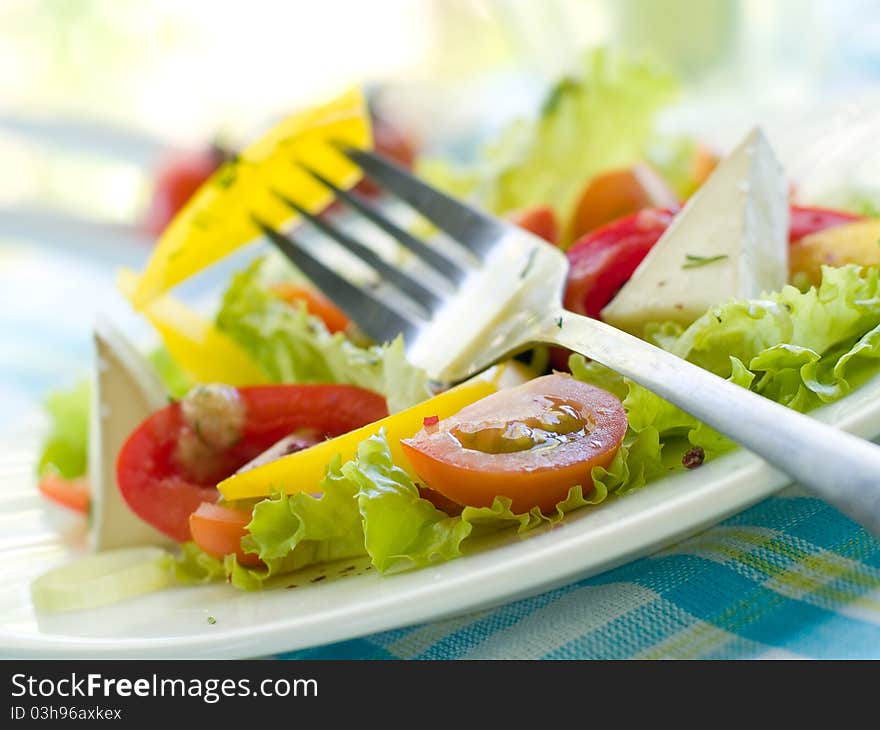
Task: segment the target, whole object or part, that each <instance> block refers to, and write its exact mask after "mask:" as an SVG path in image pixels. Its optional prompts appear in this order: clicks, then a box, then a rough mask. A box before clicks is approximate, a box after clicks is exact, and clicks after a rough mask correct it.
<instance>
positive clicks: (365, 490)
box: [226, 432, 607, 590]
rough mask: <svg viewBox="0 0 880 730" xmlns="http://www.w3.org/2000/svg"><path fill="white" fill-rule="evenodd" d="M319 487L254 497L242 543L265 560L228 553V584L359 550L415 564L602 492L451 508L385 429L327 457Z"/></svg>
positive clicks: (383, 563) (241, 584)
mask: <svg viewBox="0 0 880 730" xmlns="http://www.w3.org/2000/svg"><path fill="white" fill-rule="evenodd" d="M321 488H322V490H323V494H322V495H320V496H311V495H307V494H296V495H286V494H278V495H277V496H275V497H272V498H271V499H267V500H263V501H262V502H259V503H257V505H256V506H255V508H254V516H253V519H252V521H251V522H250V524H249V525H248V529H249V532H250V534H249V535H248V536H246V537H245V538H243V539H242V548H243V549H244V550H245V551H246V552H249V553H255V554H257V555H259V556H260V558H261V559H262V560H263V562H265V563H266V568H246V567H243V566H241V565H240V564H239V563H238V562H237V561H236V560H235V558H234V556H227V558H226V572H227V574H228V576H229V578H230V580H231V582H232V583H233V585H235V586H236V587H238V588H241V589H243V590H255V589H259V588H261V587H263V586H264V585H265V583H266V581H267V580H268V579H270V578H273V577H275V576H278V575H282V574H285V573H290V572H293V571H296V570H299V569H300V568H304V567H306V566H309V565H314V564H318V563H327V562H333V561H336V560H341V559H343V558H352V557H358V556H364V555H366V556H368V557H369V559H370V561H371V563H372V565H373V566H374V567H376V568H377V569H378V570H380V571H381V572H398V571H401V570H407V569H410V568H417V567H422V566H426V565H430V564H432V563H436V562H442V561H446V560H451V559H452V558H455V557H458V556H459V555H461V553H462V549H463V546H464V544H465V542H466V541H467V540H468V539H474V538H477V537H480V536H484V535H487V534H489V533H491V532H495V531H497V530H500V529H505V528H507V529H515V530H516V531H517V532H519V533H524V532H527V531H530V530H533V529H535V528H537V527H540V526H541V525H547V524H552V523H555V522H558V521H559V520H561V519H562V517H563V516H564V515H565V514H566V513H568V512H571V511H572V510H575V509H578V508H579V507H582V506H584V505H586V504H595V503H597V502H600V501H602V500H603V499H604V498H605V497H606V495H607V491H606V490H605V489H604V487H603V486H602V485H601V484H600V485H598V486H597V489H596V490H594V492H593V493H592V494H589V495H587V497H586V498H585V497H584V496H583V495H582V491H581V488H580V487H579V486H578V487H573V488H572V489H571V490H570V491H569V494H568V496H567V497H566V499H564V500H563V501H561V502H560V503H559V504H558V505H557V507H556V510H555V511H554V512H553V514H550V515H544V514H542V513H541V511H540V510H538V509H537V508H535V509H533V510H531V511H530V512H526V513H519V514H518V513H514V512H513V511H512V510H511V509H510V500H509V499H506V498H501V497H499V498H496V499H495V501H494V502H493V504H492V505H491V506H490V507H482V508H476V507H465V508H464V509H463V510H462V512H461V514H460V515H457V516H450V515H448V514H446V513H445V512H443V511H441V510H439V509H437V508H436V507H435V506H434V505H433V504H431V502H429V501H427V500H425V499H422V498H421V497H420V496H419V490H418V488H417V487H416V485H415V484H414V483H413V481H412V479H411V478H410V477H409V475H408V474H407V473H406V472H405V471H404V470H403V469H401V468H400V467H399V466H397V465H395V464H394V463H393V461H392V458H391V452H390V451H389V449H388V442H387V440H386V438H385V434H384V432H383V433H380V434H378V435H376V436H373V437H371V438H369V439H366V440H365V441H363V442H362V443H361V444H360V446H359V447H358V452H357V456H356V458H354V459H352V460H351V461H348V462H346V463H345V464H340V463H339V460H338V459H337V460H336V461H334V463H332V464H331V465H330V467H329V468H328V471H327V476H326V478H325V479H324V482H323V483H322V486H321Z"/></svg>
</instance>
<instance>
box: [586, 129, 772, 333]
mask: <svg viewBox="0 0 880 730" xmlns="http://www.w3.org/2000/svg"><path fill="white" fill-rule="evenodd" d="M787 279H788V190H787V183H786V180H785V177H784V175H783V172H782V168H781V166H780V164H779V162H778V161H777V159H776V157H775V155H774V154H773V151H772V149H771V148H770V144H769V143H768V141H767V138H766V137H765V136H764V134H763V133H762V132H761V130H760V129H754V130H753V131H752V132H751V133H749V135H748V136H747V137H746V138H745V139H744V140H743V141H742V142H741V143H740V144H739V146H737V147H736V149H735V150H734V151H733V152H731V153H730V155H729V156H728V157H726V158H725V159H724V160H722V162H721V163H720V164H719V165H718V167H717V168H716V170H715V171H714V172H713V173H712V175H711V176H710V177H709V179H708V180H706V182H705V183H704V184H703V186H702V187H701V188H700V189H699V190H698V191H697V192H696V194H695V195H694V196H693V197H692V198H691V200H690V201H689V202H688V203H687V205H686V206H685V207H684V209H683V210H682V211H681V212H680V213H679V214H678V215H677V216H676V217H675V220H674V221H673V222H672V225H670V226H669V228H668V229H667V231H666V232H665V233H664V234H663V236H662V237H661V238H660V240H659V241H657V243H656V244H655V246H654V248H652V249H651V251H650V253H649V254H648V255H647V256H646V257H645V259H644V260H643V261H642V263H641V264H640V265H639V267H638V268H637V269H636V270H635V272H634V273H633V275H632V277H631V278H630V280H629V281H628V282H627V283H626V284H625V285H624V286H623V288H622V289H621V290H620V291H619V292H618V294H617V296H615V297H614V299H613V300H611V302H610V303H609V304H608V305H607V306H606V307H605V308H604V309H603V310H602V319H604V320H605V321H606V322H608V323H610V324H612V325H614V326H615V327H618V328H620V329H623V330H627V331H629V332H632V333H634V334H641V332H642V331H643V328H644V326H645V325H646V324H647V323H649V322H665V321H674V322H679V323H681V324H683V325H688V324H690V323H691V322H693V321H694V320H695V319H697V318H698V317H699V316H700V315H702V314H704V313H705V312H706V311H707V310H708V309H709V308H710V307H712V306H713V305H716V304H719V303H721V302H725V301H728V300H730V299H734V298H743V299H748V298H755V297H758V296H760V295H761V293H763V292H770V291H776V290H778V289H781V288H782V287H783V286H784V285H785V283H786V281H787Z"/></svg>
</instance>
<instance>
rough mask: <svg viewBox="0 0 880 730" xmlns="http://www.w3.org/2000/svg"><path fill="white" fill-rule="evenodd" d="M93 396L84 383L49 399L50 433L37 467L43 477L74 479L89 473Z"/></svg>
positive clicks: (52, 394)
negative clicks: (90, 415) (51, 473)
mask: <svg viewBox="0 0 880 730" xmlns="http://www.w3.org/2000/svg"><path fill="white" fill-rule="evenodd" d="M91 394H92V388H91V385H90V384H89V382H88V381H87V380H84V381H82V382H80V383H78V384H77V385H75V386H74V387H72V388H70V389H69V390H58V391H54V392H53V393H50V394H49V396H48V397H47V398H46V402H45V408H46V412H47V414H48V416H49V419H50V429H49V435H48V436H47V438H46V440H45V441H44V443H43V450H42V453H41V454H40V461H39V463H38V466H37V470H38V472H39V474H40V475H43V474H46V473H49V472H56V473H57V474H60V475H61V476H62V477H64V478H65V479H75V478H76V477H81V476H83V475H84V474H85V473H86V468H87V462H88V440H89V411H90V403H91Z"/></svg>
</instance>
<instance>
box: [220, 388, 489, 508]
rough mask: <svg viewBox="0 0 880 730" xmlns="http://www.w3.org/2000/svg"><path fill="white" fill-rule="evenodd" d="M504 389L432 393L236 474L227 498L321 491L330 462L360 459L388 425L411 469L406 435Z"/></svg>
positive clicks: (400, 459)
mask: <svg viewBox="0 0 880 730" xmlns="http://www.w3.org/2000/svg"><path fill="white" fill-rule="evenodd" d="M496 390H498V386H497V384H496V382H495V381H493V380H491V379H489V380H485V379H475V380H469V381H468V382H466V383H463V384H462V385H459V386H457V387H455V388H452V389H451V390H447V391H446V392H445V393H441V394H440V395H436V396H434V397H433V398H429V399H428V400H426V401H425V402H424V403H420V404H419V405H417V406H413V407H412V408H407V409H406V410H404V411H400V412H399V413H395V414H394V415H393V416H388V417H387V418H383V419H382V420H380V421H376V422H374V423H371V424H369V425H367V426H364V427H362V428H359V429H357V430H355V431H351V432H350V433H347V434H344V435H342V436H337V437H336V438H333V439H329V440H327V441H322V442H321V443H319V444H315V445H314V446H311V447H309V448H308V449H305V450H303V451H297V452H296V453H294V454H289V455H288V456H282V457H281V458H280V459H277V460H275V461H270V462H269V463H268V464H264V465H263V466H258V467H255V468H254V469H250V470H248V471H244V472H241V473H240V474H234V475H233V476H231V477H229V478H228V479H225V480H224V481H222V482H220V484H218V485H217V488H218V489H219V490H220V494H222V495H223V498H224V499H226V500H233V499H247V498H249V497H267V496H269V495H270V494H272V493H273V492H276V491H278V490H279V489H283V490H284V491H285V492H287V493H288V494H295V493H297V492H318V491H320V489H321V487H320V485H321V480H323V478H324V474H325V472H326V471H327V465H328V464H329V463H330V462H331V460H332V459H333V457H334V456H336V455H337V454H339V455H340V456H341V457H342V461H343V462H345V461H348V460H350V459H352V458H354V456H355V453H356V452H357V447H358V445H359V444H360V443H361V441H363V440H365V439H368V438H369V437H370V436H374V435H376V434H377V433H379V430H380V429H382V428H384V429H385V435H386V436H387V438H388V446H389V448H390V449H391V456H392V457H393V459H394V463H395V464H398V465H399V466H401V467H403V468H408V461H407V459H406V456H404V454H403V449H401V447H400V440H401V439H404V438H409V437H410V436H412V435H414V434H415V433H416V432H417V431H418V430H419V429H420V428H422V425H423V423H424V420H425V418H427V417H429V416H438V417H439V418H447V417H449V416H451V415H453V414H455V413H458V412H459V411H460V410H461V409H462V408H464V407H465V406H467V405H470V404H471V403H474V402H475V401H478V400H480V398H484V397H485V396H487V395H490V394H492V393H494V392H495V391H496Z"/></svg>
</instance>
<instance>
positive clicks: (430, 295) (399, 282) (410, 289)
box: [275, 192, 442, 314]
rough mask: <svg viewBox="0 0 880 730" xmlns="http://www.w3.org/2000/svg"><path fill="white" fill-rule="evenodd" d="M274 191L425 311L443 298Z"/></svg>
mask: <svg viewBox="0 0 880 730" xmlns="http://www.w3.org/2000/svg"><path fill="white" fill-rule="evenodd" d="M275 195H276V196H277V197H278V198H279V199H280V200H281V201H283V202H284V204H285V205H287V206H289V207H290V208H291V209H293V210H295V211H296V212H297V213H299V214H300V215H301V216H302V217H303V218H305V219H306V220H307V221H308V222H309V223H311V224H312V225H313V226H315V228H317V229H319V230H320V231H323V232H324V233H325V234H327V235H328V236H330V238H332V239H333V240H335V241H336V242H337V243H339V244H341V245H342V247H343V248H345V249H347V250H348V251H350V252H351V253H353V254H354V255H355V256H357V257H358V258H359V259H360V260H361V261H363V262H364V263H365V264H367V265H368V266H370V267H371V268H372V269H373V270H374V271H376V272H377V273H378V274H379V275H380V276H381V277H382V279H383V280H384V281H387V282H388V283H389V284H391V285H393V286H394V287H395V288H396V289H397V290H398V291H400V292H402V293H403V294H405V295H407V297H408V298H409V299H411V300H412V301H413V302H414V303H415V305H416V306H417V307H418V308H419V309H420V310H423V311H425V312H426V314H430V313H431V312H433V311H434V310H435V309H437V308H438V307H439V306H440V305H441V304H442V300H441V299H440V297H439V296H437V294H436V293H435V292H433V291H431V290H430V289H428V288H427V287H426V286H425V285H424V284H421V283H420V282H418V281H416V280H415V279H413V278H412V277H411V276H410V275H409V274H406V273H405V272H403V271H401V270H400V269H398V268H397V267H395V266H392V265H391V264H389V263H388V262H387V261H385V260H384V259H382V258H381V257H380V256H378V255H377V254H376V252H375V251H373V250H371V249H370V248H368V247H367V246H364V244H362V243H360V242H359V241H356V240H355V239H353V238H352V237H351V236H349V235H348V234H347V233H344V232H343V231H341V230H340V229H338V228H337V227H336V226H334V225H331V224H330V223H328V222H327V221H325V220H324V219H322V218H319V217H318V216H316V215H313V214H312V213H310V212H309V211H307V210H306V209H305V208H303V207H302V206H301V205H299V204H298V203H296V202H294V201H293V200H291V199H290V198H288V197H286V196H284V195H282V194H281V193H279V192H275Z"/></svg>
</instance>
